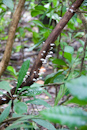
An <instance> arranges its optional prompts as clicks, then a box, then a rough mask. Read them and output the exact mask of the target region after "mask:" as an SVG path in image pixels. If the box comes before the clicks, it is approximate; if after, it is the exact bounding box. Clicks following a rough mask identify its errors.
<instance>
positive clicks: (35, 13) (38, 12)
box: [31, 10, 44, 17]
mask: <svg viewBox="0 0 87 130" xmlns="http://www.w3.org/2000/svg"><path fill="white" fill-rule="evenodd" d="M43 13H44V12H43V11H41V10H33V11H31V16H32V17H35V16H37V15H39V14H43Z"/></svg>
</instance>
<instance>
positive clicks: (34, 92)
mask: <svg viewBox="0 0 87 130" xmlns="http://www.w3.org/2000/svg"><path fill="white" fill-rule="evenodd" d="M42 92H43V89H42V88H40V87H32V88H29V89H28V91H25V92H23V93H22V94H21V95H23V96H29V97H32V96H35V95H39V94H41V93H42Z"/></svg>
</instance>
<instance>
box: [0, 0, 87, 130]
mask: <svg viewBox="0 0 87 130" xmlns="http://www.w3.org/2000/svg"><path fill="white" fill-rule="evenodd" d="M17 2H18V1H16V4H17ZM38 2H39V3H37V1H35V0H32V1H29V0H26V3H25V9H26V10H27V11H31V16H32V17H35V19H33V20H31V21H29V26H26V24H25V25H24V27H21V26H20V27H18V28H17V31H16V32H17V34H16V36H15V37H16V38H18V40H21V41H22V39H23V38H25V37H26V31H27V32H28V33H29V32H31V33H32V41H33V42H34V45H33V46H31V47H30V48H29V49H28V51H32V50H33V49H36V48H38V49H39V50H40V48H41V47H42V43H43V41H45V40H46V39H47V37H48V36H49V34H50V33H51V32H52V30H53V29H54V27H55V25H56V24H57V23H58V22H59V20H60V19H61V17H62V16H63V15H64V14H65V12H66V8H69V4H70V5H71V1H67V0H66V1H65V0H64V1H62V0H60V1H58V0H47V1H46V0H42V1H38ZM86 5H87V2H86V0H84V2H83V4H82V5H81V9H82V10H83V11H86V10H87V9H86ZM26 7H27V8H26ZM13 8H14V3H13V1H12V0H2V2H0V18H1V20H0V32H1V33H2V34H1V37H0V42H1V43H2V41H3V40H7V39H8V35H7V32H6V31H5V30H6V29H7V27H8V25H9V22H10V21H9V20H7V19H5V18H4V15H5V14H6V13H7V11H11V12H13ZM36 17H37V18H36ZM84 17H85V18H87V15H86V14H84ZM20 24H21V20H20ZM34 27H37V28H38V32H37V31H35V30H34V29H33V28H34ZM84 36H85V33H84V29H83V26H82V21H81V19H80V18H78V15H77V14H75V15H74V16H73V18H72V19H71V20H70V21H69V22H68V24H67V26H66V27H65V28H64V30H62V33H61V36H60V38H58V39H57V40H56V41H55V48H54V49H53V52H54V54H53V57H52V58H50V59H49V61H51V62H52V65H53V67H54V68H55V69H56V70H58V71H56V72H53V73H51V74H48V75H47V77H46V78H45V83H44V87H43V88H42V85H41V84H37V83H34V84H33V85H31V86H24V87H23V88H21V90H18V88H19V87H20V85H21V84H22V82H23V79H24V77H25V75H26V72H27V71H28V68H29V66H30V61H25V62H24V63H23V65H22V67H21V69H20V71H19V76H18V72H16V70H15V69H14V68H13V67H12V66H8V67H7V70H8V71H9V72H10V74H11V75H12V76H14V77H15V78H16V79H17V77H18V83H17V87H16V91H15V93H16V92H17V95H16V96H17V99H15V98H14V101H13V103H14V106H13V109H14V113H13V115H15V118H17V117H19V118H20V119H19V118H18V119H16V121H13V122H12V124H11V125H10V126H9V127H7V128H6V130H11V129H20V128H24V129H25V130H26V129H33V128H34V129H39V127H38V126H37V125H36V123H37V124H39V125H40V126H43V127H44V128H46V129H48V130H51V129H52V130H55V129H56V128H54V126H53V125H52V124H51V123H49V122H53V123H58V124H60V125H62V127H63V125H66V127H68V128H69V129H70V130H72V129H75V127H77V129H79V130H86V129H87V112H86V111H85V110H86V105H87V87H86V86H87V83H86V79H87V76H86V75H87V65H86V60H87V53H86V52H85V56H84V49H83V48H84V44H85V40H84V39H85V38H84ZM27 41H28V40H26V41H25V43H26V42H27ZM74 41H75V42H76V45H78V43H80V47H78V46H77V50H75V46H76V45H74ZM25 46H26V45H25ZM0 47H2V45H0ZM23 48H24V45H17V46H16V49H14V48H13V49H14V50H15V51H16V52H19V51H20V50H21V49H23ZM83 56H84V64H83V69H82V71H81V63H82V58H83ZM56 57H57V58H56ZM80 75H82V76H80ZM83 75H84V76H83ZM78 76H80V77H79V78H77V77H78ZM49 85H53V86H56V87H57V86H58V88H59V90H58V93H57V96H56V97H55V101H54V106H53V107H52V106H51V105H50V104H49V103H47V102H46V101H45V100H42V99H39V98H37V95H40V94H42V93H45V94H46V95H48V96H49V97H50V98H51V99H52V97H51V94H50V93H49V92H47V91H46V90H45V89H44V88H45V86H48V87H49ZM0 89H4V90H6V91H8V92H10V89H11V87H10V85H9V83H8V82H6V81H1V82H0ZM1 94H2V93H1ZM69 94H71V96H72V98H70V99H67V101H66V100H65V101H64V102H62V100H63V99H65V97H67V95H69ZM65 95H66V96H65ZM14 96H15V95H14ZM23 96H25V98H27V97H28V98H29V97H32V100H30V99H28V101H23V102H21V101H20V100H21V98H22V97H23ZM28 103H29V104H32V105H33V104H35V105H43V106H45V108H46V109H45V110H43V111H41V112H40V114H39V115H37V116H35V115H34V116H32V115H25V113H27V108H28V107H27V105H28ZM70 103H73V104H75V105H76V107H77V108H71V107H68V106H63V105H62V106H57V105H59V104H64V105H67V104H70ZM77 105H78V106H77ZM79 107H81V109H80V108H79ZM83 108H84V110H83ZM10 109H11V102H10V103H9V106H8V107H7V108H6V109H5V110H4V111H3V112H2V114H1V115H0V123H2V122H3V121H4V120H5V119H7V118H9V113H10ZM12 119H14V116H13V117H12ZM48 121H49V122H48ZM59 130H60V129H59ZM62 130H67V129H63V128H62Z"/></svg>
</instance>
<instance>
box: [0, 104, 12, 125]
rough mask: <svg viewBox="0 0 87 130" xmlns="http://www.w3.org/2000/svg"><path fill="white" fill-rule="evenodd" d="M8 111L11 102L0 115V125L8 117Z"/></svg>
mask: <svg viewBox="0 0 87 130" xmlns="http://www.w3.org/2000/svg"><path fill="white" fill-rule="evenodd" d="M10 109H11V101H10V102H9V104H8V107H6V108H5V109H4V111H3V112H2V114H1V115H0V123H1V122H3V121H4V120H5V119H6V118H7V117H8V115H9V113H10Z"/></svg>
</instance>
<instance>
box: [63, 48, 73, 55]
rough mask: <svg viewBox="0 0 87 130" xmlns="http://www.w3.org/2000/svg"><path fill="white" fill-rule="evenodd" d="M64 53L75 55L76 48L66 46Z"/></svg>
mask: <svg viewBox="0 0 87 130" xmlns="http://www.w3.org/2000/svg"><path fill="white" fill-rule="evenodd" d="M64 52H68V53H70V54H72V55H73V53H74V48H73V47H71V46H65V48H64Z"/></svg>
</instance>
